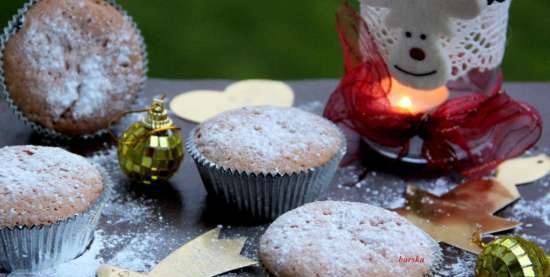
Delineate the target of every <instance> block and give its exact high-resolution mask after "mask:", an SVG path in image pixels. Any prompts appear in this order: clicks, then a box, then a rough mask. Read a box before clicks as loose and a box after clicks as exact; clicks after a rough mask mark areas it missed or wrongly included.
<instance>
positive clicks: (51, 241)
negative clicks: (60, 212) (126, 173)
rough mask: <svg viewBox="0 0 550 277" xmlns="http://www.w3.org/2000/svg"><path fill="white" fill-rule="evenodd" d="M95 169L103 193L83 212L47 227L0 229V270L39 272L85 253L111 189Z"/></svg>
mask: <svg viewBox="0 0 550 277" xmlns="http://www.w3.org/2000/svg"><path fill="white" fill-rule="evenodd" d="M95 166H96V167H97V168H98V170H99V171H100V173H101V176H102V177H103V193H102V194H101V196H100V197H99V198H98V199H97V200H96V202H95V203H94V204H93V205H92V206H91V207H90V208H89V209H88V210H87V211H85V212H83V213H80V214H77V215H74V216H72V217H70V218H67V219H65V220H62V221H59V222H56V223H54V224H49V225H34V226H18V227H14V228H0V269H3V270H6V271H8V272H31V271H37V270H42V269H46V268H50V267H53V266H55V265H58V264H60V263H63V262H67V261H70V260H73V259H75V258H76V257H79V256H80V255H82V254H83V253H84V252H85V251H87V249H88V248H89V246H90V244H91V243H92V241H93V237H94V231H95V229H96V226H97V224H98V221H99V218H100V217H101V211H102V210H103V206H105V203H106V202H107V200H108V199H109V197H110V195H111V190H112V188H113V183H112V180H111V178H110V176H109V174H108V173H107V171H106V170H105V169H104V168H103V167H101V166H99V165H95Z"/></svg>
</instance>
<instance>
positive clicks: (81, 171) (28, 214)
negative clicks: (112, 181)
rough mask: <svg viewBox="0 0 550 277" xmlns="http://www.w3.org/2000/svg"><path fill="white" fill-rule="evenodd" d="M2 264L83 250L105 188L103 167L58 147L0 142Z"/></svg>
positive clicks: (34, 264) (31, 262) (47, 261)
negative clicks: (101, 168)
mask: <svg viewBox="0 0 550 277" xmlns="http://www.w3.org/2000/svg"><path fill="white" fill-rule="evenodd" d="M0 161H6V162H3V163H2V166H0V268H2V269H5V270H8V271H31V270H36V269H41V268H45V267H49V266H53V265H55V264H56V263H60V262H64V261H67V260H70V259H72V258H74V257H76V256H78V255H79V254H81V253H82V252H83V251H84V250H85V249H86V247H87V246H88V245H89V243H90V242H91V240H92V236H93V231H94V229H95V226H96V224H97V220H98V217H99V214H100V211H101V207H102V205H103V202H104V201H103V200H104V198H105V194H106V192H107V189H106V188H105V187H104V181H105V180H104V178H103V175H102V174H101V172H100V171H99V170H98V168H96V167H95V166H94V165H92V164H91V163H89V162H88V161H87V160H86V159H85V158H83V157H81V156H78V155H75V154H72V153H69V152H67V151H65V150H63V149H61V148H54V147H40V146H11V147H4V148H0Z"/></svg>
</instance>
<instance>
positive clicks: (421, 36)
mask: <svg viewBox="0 0 550 277" xmlns="http://www.w3.org/2000/svg"><path fill="white" fill-rule="evenodd" d="M427 38H428V36H426V35H425V34H421V35H420V39H421V40H426V39H427Z"/></svg>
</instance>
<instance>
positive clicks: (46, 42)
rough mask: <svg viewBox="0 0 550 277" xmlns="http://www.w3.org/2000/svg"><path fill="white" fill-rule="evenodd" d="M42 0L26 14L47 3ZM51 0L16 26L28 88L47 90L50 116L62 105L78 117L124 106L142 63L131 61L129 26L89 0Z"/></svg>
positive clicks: (135, 54)
mask: <svg viewBox="0 0 550 277" xmlns="http://www.w3.org/2000/svg"><path fill="white" fill-rule="evenodd" d="M42 2H43V3H42ZM42 2H39V3H37V4H36V5H35V6H34V7H33V8H31V10H30V12H29V14H32V13H33V12H34V9H38V8H42V7H43V6H42V5H48V4H51V1H50V2H48V3H46V1H42ZM69 2H72V3H69ZM54 3H58V4H59V5H60V7H58V8H56V9H47V10H46V12H42V13H38V14H32V15H34V16H31V15H28V16H27V18H26V21H25V26H24V27H23V31H22V36H23V37H22V40H23V43H22V53H23V54H24V55H23V57H22V58H23V61H25V63H27V64H28V65H30V66H29V67H28V68H27V69H26V70H27V72H26V76H34V78H35V80H34V81H35V84H36V86H34V90H35V91H33V93H34V94H37V95H40V97H41V96H42V95H47V98H46V100H47V104H48V108H49V110H50V112H51V113H52V115H53V116H54V117H55V118H56V119H57V118H59V117H61V116H62V115H63V114H64V113H65V112H67V111H69V112H71V114H72V117H73V118H75V119H79V118H83V117H90V116H105V114H106V111H107V110H106V109H116V110H119V111H120V110H124V108H125V107H126V106H127V104H126V103H128V102H131V99H133V97H134V96H133V94H132V93H129V90H132V88H135V87H136V86H137V85H138V84H139V83H140V82H141V80H142V79H143V76H142V75H143V67H144V66H143V64H142V63H141V62H137V63H136V62H133V60H137V59H139V56H140V55H141V53H140V51H141V48H140V45H139V44H138V36H137V34H136V32H135V31H134V29H133V26H132V25H131V23H130V22H129V20H117V19H116V18H115V19H112V18H111V19H109V15H102V14H104V11H102V10H96V8H97V7H96V6H97V5H98V4H95V3H93V2H92V1H88V0H76V1H68V2H67V1H54ZM106 5H108V4H106ZM102 8H103V9H105V8H106V7H102ZM111 9H112V10H114V8H112V7H111ZM98 14H100V15H101V16H99V17H98V16H97V15H98ZM37 15H39V16H37ZM117 15H119V14H118V12H117ZM120 16H122V15H120ZM86 20H87V21H86ZM119 21H120V22H119ZM136 58H137V59H136Z"/></svg>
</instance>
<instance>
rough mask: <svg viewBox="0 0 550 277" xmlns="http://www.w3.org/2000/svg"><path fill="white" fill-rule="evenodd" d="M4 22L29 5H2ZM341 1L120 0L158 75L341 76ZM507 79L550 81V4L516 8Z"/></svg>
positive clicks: (6, 0) (522, 0)
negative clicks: (338, 9)
mask: <svg viewBox="0 0 550 277" xmlns="http://www.w3.org/2000/svg"><path fill="white" fill-rule="evenodd" d="M1 2H2V3H0V22H4V25H5V23H6V22H7V21H8V19H9V18H10V17H11V16H12V15H13V14H14V13H15V12H16V10H17V8H18V7H20V6H21V5H22V4H23V3H24V2H25V1H23V0H1ZM340 2H341V0H275V1H251V0H219V1H205V0H160V1H151V0H119V3H120V4H121V5H122V6H124V7H125V8H126V9H127V10H128V11H129V13H130V14H131V15H132V16H133V17H134V18H135V20H136V21H137V22H138V24H139V26H140V28H141V30H142V31H143V34H144V36H145V39H146V41H147V45H148V48H149V54H150V69H151V71H150V74H149V75H150V76H151V77H159V78H177V79H197V78H201V79H204V78H231V79H241V78H274V79H305V78H337V77H339V76H340V75H341V72H342V65H341V64H342V61H341V60H342V58H341V56H342V55H341V51H340V46H339V44H338V39H337V35H336V31H335V19H334V17H335V10H336V7H337V6H338V5H339V3H340ZM512 6H513V8H512V13H511V23H510V28H509V29H510V32H509V41H508V50H507V54H506V58H505V62H504V69H505V73H506V78H507V79H508V80H522V81H532V80H550V30H549V28H550V0H515V1H513V3H512Z"/></svg>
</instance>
